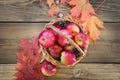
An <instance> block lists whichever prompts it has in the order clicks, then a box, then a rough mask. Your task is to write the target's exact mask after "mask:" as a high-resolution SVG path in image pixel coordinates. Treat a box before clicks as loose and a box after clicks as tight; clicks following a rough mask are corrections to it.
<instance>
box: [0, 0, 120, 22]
mask: <svg viewBox="0 0 120 80" xmlns="http://www.w3.org/2000/svg"><path fill="white" fill-rule="evenodd" d="M102 1H103V0H90V2H91V3H92V4H93V6H94V8H96V7H97V6H98V5H99V4H100V3H101V2H102ZM119 4H120V0H106V2H105V3H104V5H103V6H102V7H101V8H100V9H98V10H97V11H96V12H97V14H98V15H99V16H100V18H101V19H102V20H103V21H105V22H120V10H119V9H120V5H119ZM59 6H60V8H61V12H63V13H64V14H66V13H67V12H68V10H67V9H68V7H67V6H64V5H59ZM47 10H48V7H47V6H46V5H44V6H43V7H42V8H40V7H39V3H38V1H37V0H0V21H7V22H8V21H10V22H11V21H14V22H18V21H20V22H40V21H50V20H51V19H53V18H55V17H49V16H47Z"/></svg>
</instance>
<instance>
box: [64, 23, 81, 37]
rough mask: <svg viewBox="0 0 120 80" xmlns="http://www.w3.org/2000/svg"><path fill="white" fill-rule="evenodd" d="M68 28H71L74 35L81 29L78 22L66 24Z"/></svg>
mask: <svg viewBox="0 0 120 80" xmlns="http://www.w3.org/2000/svg"><path fill="white" fill-rule="evenodd" d="M66 28H67V30H69V31H70V32H71V33H72V35H73V36H75V35H76V34H78V33H79V32H80V29H79V27H78V25H77V24H75V23H73V22H70V23H68V24H67V25H66Z"/></svg>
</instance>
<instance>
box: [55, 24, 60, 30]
mask: <svg viewBox="0 0 120 80" xmlns="http://www.w3.org/2000/svg"><path fill="white" fill-rule="evenodd" d="M54 26H55V28H57V29H58V30H62V27H61V26H59V25H57V24H56V25H54Z"/></svg>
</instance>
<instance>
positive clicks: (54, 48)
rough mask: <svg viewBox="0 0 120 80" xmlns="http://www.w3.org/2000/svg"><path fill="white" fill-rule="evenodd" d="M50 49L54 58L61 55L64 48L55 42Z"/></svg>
mask: <svg viewBox="0 0 120 80" xmlns="http://www.w3.org/2000/svg"><path fill="white" fill-rule="evenodd" d="M48 50H49V52H50V55H51V56H52V57H53V58H58V57H60V55H61V51H62V50H63V48H62V47H61V46H59V45H58V44H55V45H54V46H52V47H49V48H48Z"/></svg>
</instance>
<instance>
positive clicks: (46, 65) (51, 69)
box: [41, 61, 57, 76]
mask: <svg viewBox="0 0 120 80" xmlns="http://www.w3.org/2000/svg"><path fill="white" fill-rule="evenodd" d="M56 71H57V68H56V66H55V65H53V64H51V63H50V62H48V61H45V62H43V64H42V65H41V72H42V74H43V75H45V76H52V75H55V73H56Z"/></svg>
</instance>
